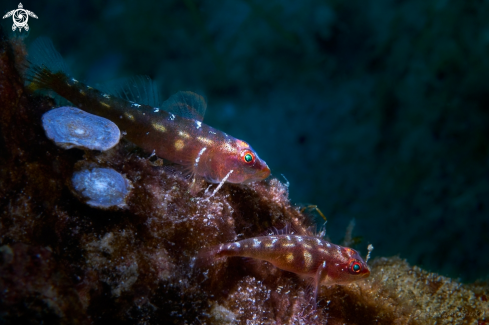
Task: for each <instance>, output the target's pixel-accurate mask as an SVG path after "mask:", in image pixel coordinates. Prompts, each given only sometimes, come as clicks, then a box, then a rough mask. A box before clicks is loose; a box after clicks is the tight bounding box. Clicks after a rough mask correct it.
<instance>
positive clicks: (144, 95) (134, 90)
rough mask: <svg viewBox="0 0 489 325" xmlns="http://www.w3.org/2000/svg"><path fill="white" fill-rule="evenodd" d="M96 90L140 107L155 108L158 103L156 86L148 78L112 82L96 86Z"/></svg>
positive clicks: (136, 77) (137, 77) (140, 77)
mask: <svg viewBox="0 0 489 325" xmlns="http://www.w3.org/2000/svg"><path fill="white" fill-rule="evenodd" d="M97 89H99V90H101V91H104V92H106V93H108V94H111V95H114V96H117V97H119V98H122V99H125V100H127V101H130V102H134V103H137V104H140V105H148V106H152V107H157V106H158V104H159V103H160V100H159V93H158V90H157V85H156V83H155V82H154V81H153V80H151V78H150V77H148V76H134V77H132V78H122V79H117V80H113V81H110V82H107V83H103V84H100V85H97Z"/></svg>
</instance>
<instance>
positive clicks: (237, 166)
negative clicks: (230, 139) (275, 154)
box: [225, 140, 270, 184]
mask: <svg viewBox="0 0 489 325" xmlns="http://www.w3.org/2000/svg"><path fill="white" fill-rule="evenodd" d="M225 166H226V169H227V170H228V171H229V170H233V172H232V173H231V174H230V175H229V178H228V179H227V181H228V182H230V183H241V184H248V183H252V182H257V181H261V180H263V179H265V178H267V177H268V176H270V168H268V165H267V163H266V162H265V161H264V160H262V159H260V157H259V156H258V154H257V153H256V151H255V150H253V148H251V146H250V145H249V144H247V143H246V142H244V141H241V140H236V142H235V150H233V152H232V153H231V154H229V155H227V157H226V163H225Z"/></svg>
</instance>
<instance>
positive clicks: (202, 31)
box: [0, 0, 489, 281]
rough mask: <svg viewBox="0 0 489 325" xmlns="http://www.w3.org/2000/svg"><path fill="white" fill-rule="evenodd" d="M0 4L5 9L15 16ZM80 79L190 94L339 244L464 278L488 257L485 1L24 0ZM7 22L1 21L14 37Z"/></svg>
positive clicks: (479, 271) (33, 26)
mask: <svg viewBox="0 0 489 325" xmlns="http://www.w3.org/2000/svg"><path fill="white" fill-rule="evenodd" d="M17 5H18V3H17V2H13V1H7V2H2V4H1V6H0V11H1V13H2V16H3V14H4V13H5V12H7V11H10V10H12V9H15V8H17ZM23 5H24V8H25V9H28V10H31V11H33V12H34V13H35V14H36V15H37V16H38V17H39V18H38V19H34V18H30V19H29V26H30V32H29V35H28V36H27V38H26V42H31V41H32V40H34V39H35V38H36V37H37V36H40V35H45V36H48V37H50V38H51V39H52V40H53V42H54V43H55V45H56V47H57V48H58V49H59V51H60V52H61V53H62V55H63V56H64V57H65V59H66V61H67V62H68V64H69V65H70V66H71V69H72V72H73V75H74V76H75V77H77V79H79V80H83V81H85V82H87V83H89V84H94V83H97V82H103V81H107V80H111V79H115V78H120V77H127V76H134V75H148V76H150V77H151V78H153V79H154V80H156V81H157V82H158V83H159V85H160V89H161V92H162V94H164V97H168V96H170V95H171V94H173V93H175V92H176V91H179V90H194V91H197V92H200V93H202V94H205V96H206V97H207V99H208V104H209V106H208V111H207V116H206V119H205V121H206V123H208V124H210V125H212V126H214V127H217V128H220V129H221V130H223V131H225V132H227V133H229V134H231V135H233V136H235V137H238V138H241V139H243V140H246V141H248V142H249V143H250V144H251V145H252V146H253V147H254V149H255V150H257V152H258V153H259V154H260V156H261V157H262V158H263V159H265V160H266V161H267V162H268V164H269V166H270V167H271V169H272V173H273V176H275V177H278V178H281V177H282V176H281V174H283V175H285V177H286V178H287V179H288V180H289V181H290V192H291V198H292V200H293V201H294V202H297V203H298V204H299V203H300V204H306V203H311V204H317V205H318V206H319V208H320V209H321V210H322V211H323V213H324V214H325V215H326V216H327V217H328V220H329V222H328V234H329V235H330V236H331V238H332V239H333V241H336V242H338V241H339V240H341V238H342V237H343V236H344V232H345V229H346V226H347V224H348V223H349V222H350V220H352V219H355V220H356V224H357V227H356V228H355V231H354V235H356V236H361V237H362V238H363V240H362V242H361V243H360V244H359V245H358V246H357V248H359V249H360V250H363V251H365V248H366V246H367V244H368V243H372V244H373V245H374V246H375V251H374V256H375V255H377V256H390V255H395V254H399V255H400V256H401V257H403V258H407V259H408V260H409V262H410V263H413V264H417V265H419V266H422V267H424V268H426V269H428V270H432V271H436V272H439V273H441V274H444V275H449V276H452V277H460V278H462V279H463V280H465V281H472V280H475V279H476V278H482V277H484V276H486V275H487V269H488V267H489V260H488V259H487V258H486V255H487V250H488V248H489V235H488V234H489V200H488V198H489V141H488V139H489V82H487V79H488V78H489V77H488V76H489V61H488V60H487V57H488V53H489V20H488V19H487V17H489V3H484V2H479V1H470V2H468V1H467V2H460V3H458V4H454V3H453V2H449V1H441V0H440V1H425V0H412V1H375V3H370V4H366V3H365V1H357V0H352V1H346V2H345V1H319V0H304V1H257V0H244V1H235V0H227V1H195V0H183V1H177V0H175V1H169V0H167V1H161V3H160V2H154V1H135V2H130V1H124V2H118V1H103V2H99V1H79V2H74V1H69V2H67V1H63V2H61V1H43V2H39V1H28V2H23ZM11 23H12V20H11V19H10V18H9V19H4V20H2V25H3V26H4V28H5V30H11Z"/></svg>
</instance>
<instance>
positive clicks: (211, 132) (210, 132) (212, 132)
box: [209, 131, 217, 134]
mask: <svg viewBox="0 0 489 325" xmlns="http://www.w3.org/2000/svg"><path fill="white" fill-rule="evenodd" d="M209 134H217V133H216V132H214V131H209Z"/></svg>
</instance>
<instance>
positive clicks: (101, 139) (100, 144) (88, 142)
mask: <svg viewBox="0 0 489 325" xmlns="http://www.w3.org/2000/svg"><path fill="white" fill-rule="evenodd" d="M42 126H43V128H44V130H45V131H46V135H47V137H48V138H49V139H51V140H53V141H54V142H55V143H56V145H57V146H59V147H61V148H63V149H71V148H80V149H89V150H100V151H105V150H109V149H110V148H112V147H114V146H115V145H116V144H117V143H119V140H120V138H121V132H120V130H119V128H118V127H117V125H115V123H113V122H112V121H110V120H108V119H106V118H103V117H100V116H97V115H93V114H90V113H87V112H85V111H83V110H81V109H78V108H76V107H68V106H63V107H59V108H55V109H52V110H50V111H49V112H47V113H45V114H44V115H43V116H42Z"/></svg>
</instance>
